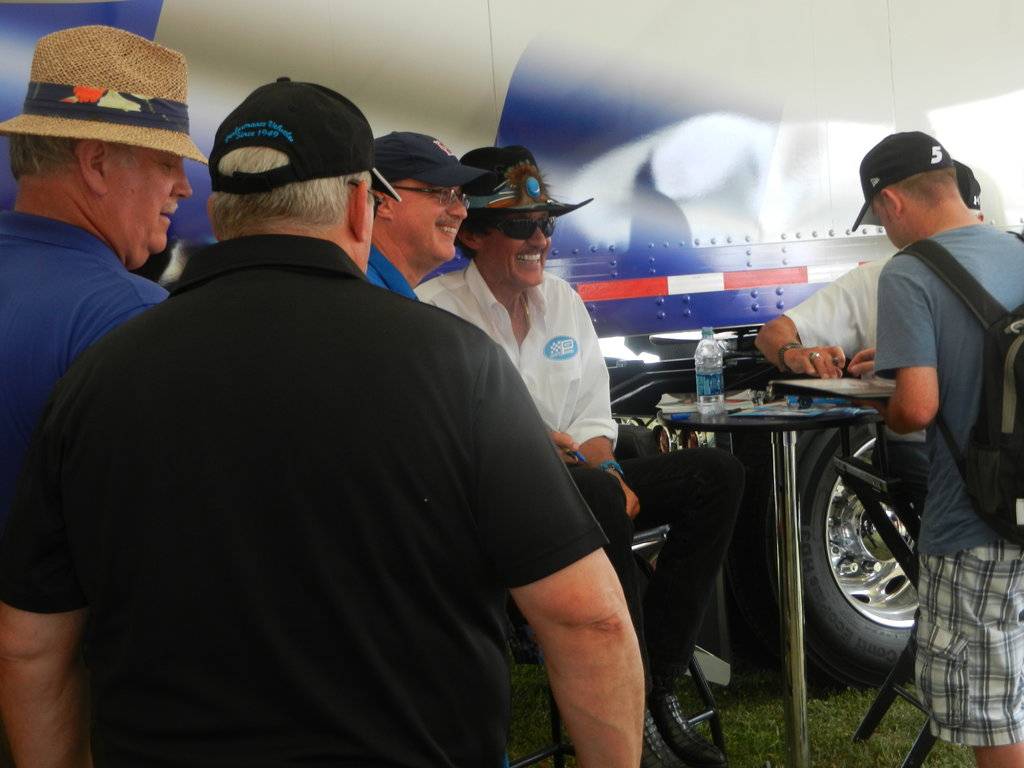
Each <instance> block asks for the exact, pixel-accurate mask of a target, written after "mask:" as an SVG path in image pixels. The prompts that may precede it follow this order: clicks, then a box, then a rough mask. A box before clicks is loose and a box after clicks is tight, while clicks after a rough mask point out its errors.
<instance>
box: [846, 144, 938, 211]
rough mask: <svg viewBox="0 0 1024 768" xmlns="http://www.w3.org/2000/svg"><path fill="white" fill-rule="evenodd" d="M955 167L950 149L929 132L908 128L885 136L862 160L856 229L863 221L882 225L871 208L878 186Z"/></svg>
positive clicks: (885, 185)
mask: <svg viewBox="0 0 1024 768" xmlns="http://www.w3.org/2000/svg"><path fill="white" fill-rule="evenodd" d="M952 167H953V158H952V157H950V156H949V152H947V151H946V148H945V147H943V146H942V145H941V144H940V143H939V142H938V140H936V139H934V138H932V137H931V136H929V135H928V134H927V133H922V132H921V131H906V132H904V133H892V134H890V135H888V136H886V137H885V138H884V139H882V140H881V141H880V142H878V143H877V144H875V146H873V147H872V148H871V149H870V151H868V153H867V154H866V155H864V159H863V160H861V161H860V186H861V189H862V190H863V191H864V207H863V208H861V209H860V213H859V214H858V215H857V220H856V221H854V222H853V227H852V228H853V229H856V228H857V227H859V226H860V225H861V224H871V225H876V226H881V224H882V222H880V221H879V220H878V218H877V217H876V216H875V214H874V211H872V210H871V200H872V198H874V196H875V195H876V194H878V192H879V190H882V189H885V188H886V187H887V186H889V185H890V184H895V183H896V182H897V181H903V179H906V178H909V177H911V176H913V175H915V174H918V173H924V172H925V171H937V170H939V169H940V168H952Z"/></svg>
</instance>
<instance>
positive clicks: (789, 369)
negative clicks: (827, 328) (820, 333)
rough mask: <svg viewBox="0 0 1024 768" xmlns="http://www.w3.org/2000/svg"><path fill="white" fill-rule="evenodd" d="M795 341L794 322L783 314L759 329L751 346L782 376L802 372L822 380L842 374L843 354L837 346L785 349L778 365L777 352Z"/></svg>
mask: <svg viewBox="0 0 1024 768" xmlns="http://www.w3.org/2000/svg"><path fill="white" fill-rule="evenodd" d="M799 341H800V334H799V333H797V330H796V323H794V322H793V321H792V320H791V319H790V318H788V317H787V316H786V315H779V316H778V317H776V318H775V319H774V320H769V321H768V322H767V323H765V324H764V325H762V326H761V330H760V331H758V332H757V338H756V339H754V345H755V346H756V347H757V348H758V349H759V350H761V354H763V355H764V356H765V359H766V360H768V362H770V363H771V364H772V365H774V366H775V367H776V368H778V369H779V370H780V371H782V372H783V373H805V374H807V375H808V376H817V377H819V378H822V379H834V378H838V377H840V376H842V375H843V366H844V365H845V364H846V355H845V354H844V353H843V350H842V348H841V347H838V346H827V347H826V346H820V347H794V348H793V349H787V350H786V352H785V353H784V358H783V361H784V362H785V366H784V367H783V366H780V364H779V363H780V360H779V350H780V349H782V347H783V345H785V344H789V343H791V342H799Z"/></svg>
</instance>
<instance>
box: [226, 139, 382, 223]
mask: <svg viewBox="0 0 1024 768" xmlns="http://www.w3.org/2000/svg"><path fill="white" fill-rule="evenodd" d="M290 162H291V160H290V159H289V157H288V155H286V154H285V153H284V152H281V151H280V150H277V149H271V148H269V147H240V148H239V149H235V150H232V151H231V152H228V153H227V154H226V155H224V157H222V158H221V159H220V162H219V163H218V164H217V170H218V171H219V172H220V173H222V174H224V175H226V176H231V175H233V174H235V173H237V172H240V173H262V172H263V171H269V170H272V169H274V168H280V167H282V166H285V165H288V163H290ZM369 180H370V174H369V173H368V172H367V171H362V172H360V173H353V174H349V175H347V176H332V177H330V178H326V179H311V180H309V181H296V182H293V183H291V184H285V185H284V186H282V187H277V188H276V189H272V190H270V191H269V192H257V193H253V194H248V195H235V194H231V193H228V192H214V193H213V194H212V195H211V196H210V221H211V223H212V224H213V228H214V231H216V232H217V236H218V237H220V238H221V239H225V240H230V239H231V238H235V237H242V236H243V235H250V234H256V233H259V232H267V231H268V230H272V229H273V227H274V225H275V224H284V223H287V224H289V225H290V226H299V227H308V228H311V229H316V228H320V227H327V226H331V225H334V224H337V223H338V222H339V221H342V220H343V219H344V217H345V212H346V210H347V209H348V195H349V188H350V184H357V183H359V182H362V181H369Z"/></svg>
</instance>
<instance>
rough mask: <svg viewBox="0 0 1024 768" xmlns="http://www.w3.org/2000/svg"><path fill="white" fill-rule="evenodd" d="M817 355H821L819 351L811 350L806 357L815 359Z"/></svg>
mask: <svg viewBox="0 0 1024 768" xmlns="http://www.w3.org/2000/svg"><path fill="white" fill-rule="evenodd" d="M819 357H821V352H818V351H817V350H815V351H814V352H811V354H809V355H808V356H807V359H808V360H817V359H818V358H819Z"/></svg>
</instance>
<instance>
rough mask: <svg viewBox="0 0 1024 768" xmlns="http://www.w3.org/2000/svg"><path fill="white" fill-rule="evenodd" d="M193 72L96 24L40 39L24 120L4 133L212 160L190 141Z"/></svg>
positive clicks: (6, 125)
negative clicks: (104, 143) (108, 143)
mask: <svg viewBox="0 0 1024 768" xmlns="http://www.w3.org/2000/svg"><path fill="white" fill-rule="evenodd" d="M187 98H188V72H187V70H186V68H185V57H184V56H183V55H181V54H180V53H178V52H177V51H172V50H171V49H170V48H165V47H164V46H162V45H157V44H156V43H154V42H152V41H150V40H147V39H146V38H144V37H139V36H138V35H133V34H132V33H131V32H126V31H125V30H123V29H116V28H114V27H105V26H101V25H92V26H87V27H72V28H71V29H62V30H60V31H59V32H54V33H52V34H49V35H46V36H45V37H41V38H40V39H39V42H37V43H36V50H35V55H34V56H33V57H32V74H31V82H30V83H29V87H28V95H27V96H26V97H25V106H24V108H23V110H22V114H21V115H18V116H17V117H14V118H11V119H10V120H7V121H5V122H2V123H0V134H15V133H20V134H30V135H35V136H62V137H65V138H69V139H99V140H102V141H111V142H115V143H118V144H128V145H131V146H136V147H148V148H150V149H159V150H163V151H165V152H171V153H173V154H175V155H179V156H181V157H188V158H191V159H192V160H197V161H199V162H201V163H205V162H206V157H204V156H203V153H202V152H200V151H199V148H198V147H197V146H196V145H195V144H194V143H193V142H192V139H190V138H189V135H188V106H187V104H186V99H187Z"/></svg>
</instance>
